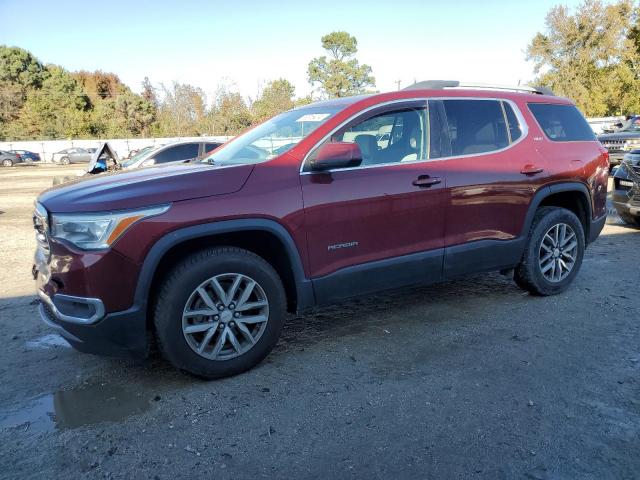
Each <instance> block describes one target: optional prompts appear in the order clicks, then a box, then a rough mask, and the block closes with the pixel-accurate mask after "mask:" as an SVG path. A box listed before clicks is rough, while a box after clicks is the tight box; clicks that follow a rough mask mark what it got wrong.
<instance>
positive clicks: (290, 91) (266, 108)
mask: <svg viewBox="0 0 640 480" xmlns="http://www.w3.org/2000/svg"><path fill="white" fill-rule="evenodd" d="M295 90H296V89H295V87H294V86H293V85H292V84H291V82H289V81H288V80H285V79H284V78H280V79H278V80H274V81H272V82H269V84H268V85H267V86H266V87H265V89H264V90H263V91H262V93H261V95H260V96H259V97H258V99H257V100H256V101H255V102H253V104H252V105H251V110H252V113H253V119H254V121H256V122H262V121H264V120H266V119H268V118H271V117H273V116H274V115H277V114H278V113H281V112H285V111H287V110H291V109H292V108H293V107H294V105H295V104H294V101H293V95H294V93H295Z"/></svg>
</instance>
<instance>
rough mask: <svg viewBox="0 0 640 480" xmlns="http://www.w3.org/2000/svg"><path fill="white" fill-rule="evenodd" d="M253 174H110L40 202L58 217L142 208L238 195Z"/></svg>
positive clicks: (194, 169) (193, 168)
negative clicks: (234, 193)
mask: <svg viewBox="0 0 640 480" xmlns="http://www.w3.org/2000/svg"><path fill="white" fill-rule="evenodd" d="M252 170H253V165H234V166H226V167H225V166H217V165H208V164H202V163H201V164H178V165H169V166H159V167H151V168H141V169H139V170H132V171H125V172H122V171H120V172H114V173H106V174H102V175H99V176H95V177H83V178H81V179H79V180H76V181H74V182H71V183H65V184H62V185H59V186H57V187H53V188H50V189H48V190H45V191H44V192H42V193H41V194H40V196H39V197H38V201H39V202H40V203H42V204H43V205H44V206H45V208H46V209H47V210H49V211H50V212H55V213H64V212H99V211H105V210H123V209H128V208H140V207H146V206H149V205H158V204H162V203H168V202H178V201H180V200H190V199H193V198H201V197H208V196H212V195H224V194H227V193H233V192H237V191H238V190H240V189H241V188H242V186H243V185H244V184H245V182H246V181H247V179H248V178H249V175H250V174H251V171H252Z"/></svg>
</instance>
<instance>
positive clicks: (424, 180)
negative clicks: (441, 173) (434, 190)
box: [413, 175, 442, 188]
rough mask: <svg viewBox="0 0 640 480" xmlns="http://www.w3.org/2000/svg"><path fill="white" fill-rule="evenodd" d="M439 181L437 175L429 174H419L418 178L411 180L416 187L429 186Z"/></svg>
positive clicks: (440, 181) (440, 180)
mask: <svg viewBox="0 0 640 480" xmlns="http://www.w3.org/2000/svg"><path fill="white" fill-rule="evenodd" d="M439 183H442V179H441V178H439V177H430V176H429V175H420V176H419V177H418V178H416V179H415V180H414V181H413V184H414V185H415V186H416V187H421V188H429V187H431V186H433V185H437V184H439Z"/></svg>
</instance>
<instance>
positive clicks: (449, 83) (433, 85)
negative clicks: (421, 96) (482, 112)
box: [403, 80, 554, 96]
mask: <svg viewBox="0 0 640 480" xmlns="http://www.w3.org/2000/svg"><path fill="white" fill-rule="evenodd" d="M445 88H470V89H482V90H505V91H513V92H528V93H536V94H538V95H552V96H553V95H554V93H553V92H552V91H551V89H549V88H547V87H533V86H530V85H522V86H517V87H511V86H506V85H491V84H482V83H462V82H459V81H458V80H425V81H422V82H417V83H414V84H413V85H409V86H408V87H405V88H403V90H444V89H445Z"/></svg>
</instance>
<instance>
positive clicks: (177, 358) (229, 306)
mask: <svg viewBox="0 0 640 480" xmlns="http://www.w3.org/2000/svg"><path fill="white" fill-rule="evenodd" d="M285 316H286V295H285V290H284V287H283V285H282V281H281V280H280V277H279V276H278V274H277V273H276V271H275V270H274V269H273V267H272V266H271V265H270V264H269V263H268V262H266V261H265V260H264V259H263V258H261V257H259V256H257V255H255V254H253V253H251V252H249V251H247V250H242V249H239V248H233V247H216V248H210V249H207V250H203V251H200V252H198V253H195V254H193V255H191V256H189V257H187V258H185V259H184V260H182V261H181V262H180V263H178V264H177V265H176V266H175V267H174V268H173V269H172V270H171V271H170V272H169V273H168V274H167V276H166V278H165V279H164V281H163V282H162V285H161V287H160V290H159V293H158V295H157V300H156V302H155V308H154V323H155V327H156V336H157V339H158V344H159V347H160V351H161V352H162V354H163V355H164V356H165V358H167V359H168V360H169V361H170V362H171V363H172V364H173V365H174V366H176V367H177V368H179V369H181V370H185V371H187V372H189V373H192V374H194V375H197V376H200V377H204V378H221V377H227V376H230V375H236V374H238V373H241V372H244V371H246V370H248V369H250V368H252V367H253V366H255V365H257V364H258V363H259V362H261V361H262V360H263V359H264V358H265V357H266V356H267V355H268V354H269V352H270V351H271V349H272V348H273V347H274V346H275V344H276V343H277V341H278V338H279V337H280V333H281V331H282V326H283V324H284V320H285Z"/></svg>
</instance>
